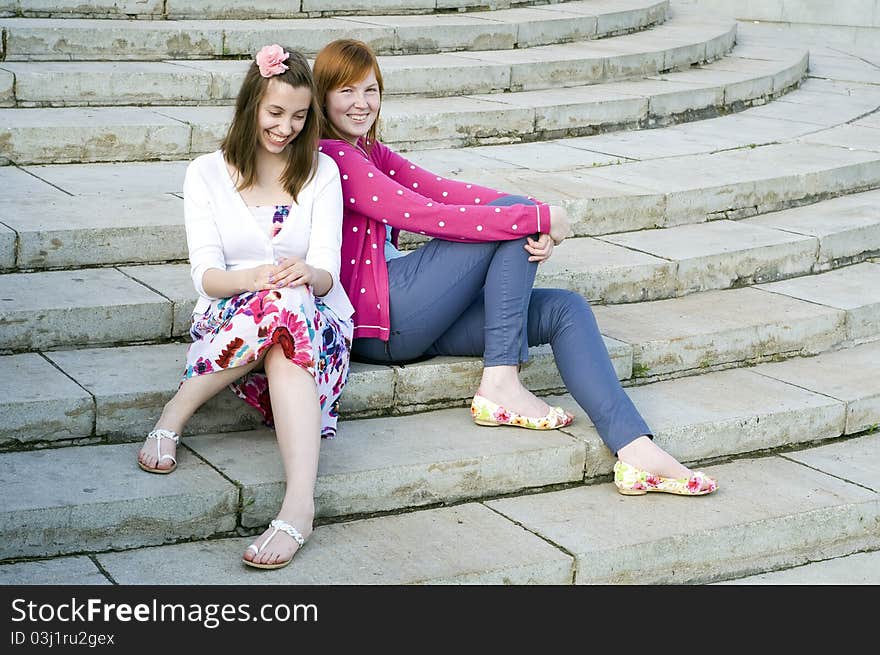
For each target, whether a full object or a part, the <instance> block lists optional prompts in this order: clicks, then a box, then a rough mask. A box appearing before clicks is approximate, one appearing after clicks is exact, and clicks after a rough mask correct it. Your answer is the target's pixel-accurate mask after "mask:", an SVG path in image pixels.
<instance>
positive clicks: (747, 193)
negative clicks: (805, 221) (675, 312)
mask: <svg viewBox="0 0 880 655" xmlns="http://www.w3.org/2000/svg"><path fill="white" fill-rule="evenodd" d="M583 175H584V176H585V177H600V178H603V179H607V180H613V181H616V182H621V183H630V184H635V185H637V186H638V187H641V188H646V189H650V190H655V191H658V192H662V193H665V194H666V223H665V224H666V225H678V224H682V223H692V222H696V221H699V220H701V218H702V217H704V216H707V215H710V214H717V213H719V212H723V211H730V210H735V209H740V208H743V207H754V206H756V205H758V206H763V205H767V206H773V205H779V204H780V203H783V202H787V201H791V200H795V199H798V198H803V197H806V196H810V195H813V194H817V193H839V192H841V191H843V190H845V189H850V190H856V189H860V188H867V187H869V186H873V185H876V183H877V182H876V181H877V180H878V179H880V157H878V155H877V153H870V152H867V151H848V150H843V149H840V148H836V147H833V146H825V145H819V144H803V143H794V144H788V143H785V144H779V145H768V146H763V147H757V148H747V149H745V150H732V151H729V152H723V153H717V154H714V155H694V156H689V157H677V158H670V159H663V160H653V161H642V162H634V163H628V164H621V165H620V166H604V167H601V168H597V169H595V170H593V171H590V172H586V173H583Z"/></svg>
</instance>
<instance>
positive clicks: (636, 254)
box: [535, 232, 678, 303]
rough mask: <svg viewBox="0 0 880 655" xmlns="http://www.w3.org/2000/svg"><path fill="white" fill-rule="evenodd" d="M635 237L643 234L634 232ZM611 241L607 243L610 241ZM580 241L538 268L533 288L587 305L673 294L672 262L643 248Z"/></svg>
mask: <svg viewBox="0 0 880 655" xmlns="http://www.w3.org/2000/svg"><path fill="white" fill-rule="evenodd" d="M635 234H636V235H638V234H643V232H636V233H635ZM613 240H614V239H613V237H612V238H611V239H609V241H613ZM629 245H630V244H629V243H627V242H626V237H625V236H624V237H622V240H621V243H619V244H615V243H607V242H606V241H604V240H598V239H591V238H587V237H582V238H579V239H569V240H566V241H564V242H563V243H562V244H560V245H559V246H558V247H557V248H555V249H554V251H553V256H552V257H551V258H550V259H549V260H548V261H547V262H545V263H543V264H541V266H540V267H539V268H538V276H537V277H536V279H535V286H545V287H556V288H562V289H570V290H572V291H576V292H578V293H579V294H581V295H582V296H584V297H585V298H587V299H588V300H590V301H591V302H597V301H602V302H606V303H619V302H637V301H640V300H655V299H657V298H668V297H669V296H673V295H675V294H676V290H677V288H678V283H677V280H676V268H677V264H676V262H671V261H668V259H663V258H661V257H657V256H653V254H652V253H650V252H646V251H647V250H648V249H646V248H638V247H635V248H630V247H624V246H629Z"/></svg>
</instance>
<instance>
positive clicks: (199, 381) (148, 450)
mask: <svg viewBox="0 0 880 655" xmlns="http://www.w3.org/2000/svg"><path fill="white" fill-rule="evenodd" d="M259 363H260V360H256V361H253V362H251V363H249V364H244V365H242V366H236V367H234V368H227V369H222V370H220V371H215V372H214V373H205V374H204V375H196V376H194V377H191V378H189V379H187V380H185V381H184V382H183V384H182V385H180V388H179V389H178V390H177V393H175V394H174V396H173V397H172V398H171V400H169V401H168V402H167V403H165V407H164V408H163V409H162V414H161V415H160V416H159V420H158V421H156V427H157V428H164V429H166V430H172V431H173V432H176V433H177V434H183V427H184V426H185V425H186V422H187V421H189V419H190V418H191V417H192V415H193V414H195V413H196V410H197V409H198V408H199V407H201V406H202V405H203V404H205V403H206V402H207V401H208V400H210V399H211V398H213V397H214V396H215V395H217V393H219V392H220V391H221V390H222V389H223V388H224V387H226V386H228V385H230V384H232V383H233V382H235V381H236V380H237V379H238V378H240V377H243V376H244V375H245V374H247V373H249V372H250V371H251V370H253V369H254V368H256V367H257V365H258V364H259ZM159 446H160V448H161V453H160V454H161V455H171V456H172V457H174V455H175V452H176V450H177V446H176V445H175V444H174V442H173V441H171V440H170V439H162V440H160V442H159ZM138 461H140V462H141V463H142V464H143V465H145V466H147V467H150V468H160V469H168V468H171V467H172V466H173V463H172V462H171V460H169V459H163V460H162V461H161V462H159V456H158V455H157V454H156V441H155V439H147V440H146V441H145V442H144V445H143V447H142V448H141V450H140V452H139V453H138Z"/></svg>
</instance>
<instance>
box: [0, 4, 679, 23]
mask: <svg viewBox="0 0 880 655" xmlns="http://www.w3.org/2000/svg"><path fill="white" fill-rule="evenodd" d="M563 1H564V0H550V2H551V3H553V4H556V3H560V2H563ZM5 4H8V7H7V6H5ZM545 4H548V2H547V0H300V1H297V2H285V3H277V2H275V3H270V2H266V1H265V0H253V1H251V2H249V3H247V5H244V6H242V5H241V3H226V4H223V3H220V4H218V3H216V2H213V1H212V0H164V1H160V0H103V1H102V0H98V1H97V2H89V3H88V4H83V3H81V2H79V0H40V1H39V2H34V1H33V0H19V1H18V2H13V1H12V0H5V1H4V2H0V15H9V16H23V17H33V18H105V19H106V18H111V19H114V18H115V19H133V18H137V19H141V20H181V19H205V18H212V19H231V18H239V19H252V18H315V17H321V16H346V15H354V16H357V15H363V14H368V15H370V14H372V15H375V14H378V15H384V14H391V15H407V14H430V13H434V12H437V13H442V12H456V11H458V12H460V11H473V10H484V9H485V8H486V7H487V6H488V7H491V8H492V9H510V8H516V7H529V6H533V5H538V6H540V5H545ZM571 4H584V3H571ZM591 4H594V5H595V4H596V3H591ZM602 4H605V5H609V4H612V3H609V2H604V3H602ZM613 4H615V5H617V6H618V7H620V9H619V11H625V10H627V9H629V10H632V9H633V8H638V7H639V6H640V5H639V4H637V3H633V2H629V3H620V2H615V3H613ZM641 4H642V5H645V7H646V8H647V7H650V6H653V5H657V4H659V3H656V2H654V3H650V4H648V3H641ZM662 4H666V3H662Z"/></svg>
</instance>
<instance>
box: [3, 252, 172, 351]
mask: <svg viewBox="0 0 880 655" xmlns="http://www.w3.org/2000/svg"><path fill="white" fill-rule="evenodd" d="M0 310H2V313H0V316H2V318H0V348H11V349H25V348H26V349H29V350H36V349H41V348H53V347H58V346H71V345H80V344H81V345H99V344H102V343H111V342H119V341H139V340H146V339H158V338H168V336H169V335H170V334H171V303H170V302H168V301H167V300H165V299H164V298H162V297H161V296H159V295H158V294H155V293H153V292H152V291H150V290H149V289H147V288H146V287H144V286H143V285H141V284H138V283H137V282H135V281H133V280H131V279H130V278H127V277H126V276H125V275H123V274H122V273H120V272H119V271H116V270H113V269H80V270H77V271H48V272H43V273H10V274H8V275H2V276H0Z"/></svg>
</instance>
